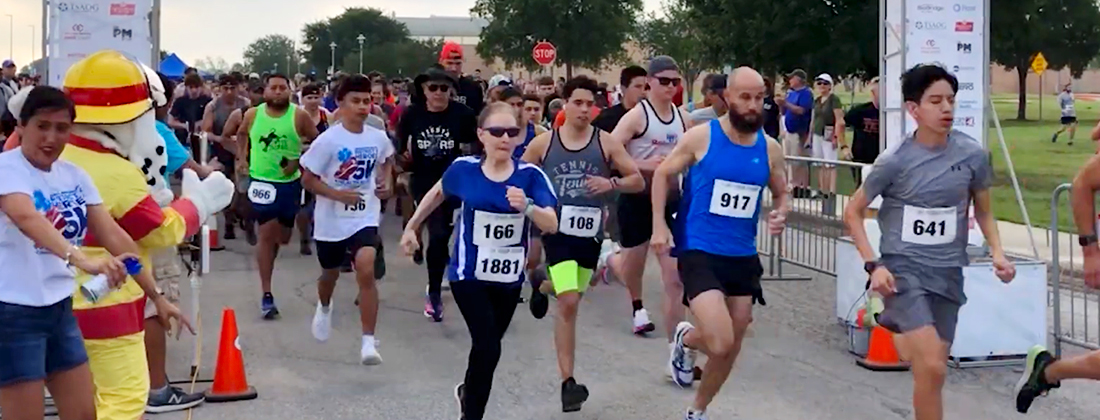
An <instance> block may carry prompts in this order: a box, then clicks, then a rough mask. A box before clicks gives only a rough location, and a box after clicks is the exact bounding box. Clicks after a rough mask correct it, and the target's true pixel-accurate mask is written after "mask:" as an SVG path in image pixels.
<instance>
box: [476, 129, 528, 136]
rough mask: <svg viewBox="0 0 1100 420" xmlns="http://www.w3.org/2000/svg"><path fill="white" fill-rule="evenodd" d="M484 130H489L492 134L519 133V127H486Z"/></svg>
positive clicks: (510, 134)
mask: <svg viewBox="0 0 1100 420" xmlns="http://www.w3.org/2000/svg"><path fill="white" fill-rule="evenodd" d="M483 130H485V131H488V132H489V135H490V136H493V137H504V135H505V134H507V135H508V137H516V136H518V135H519V127H486V128H483Z"/></svg>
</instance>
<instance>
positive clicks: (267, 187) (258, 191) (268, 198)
mask: <svg viewBox="0 0 1100 420" xmlns="http://www.w3.org/2000/svg"><path fill="white" fill-rule="evenodd" d="M248 201H251V202H252V203H253V204H259V205H268V204H271V203H274V202H275V186H274V185H271V184H268V183H266V182H260V181H252V182H251V183H249V184H248Z"/></svg>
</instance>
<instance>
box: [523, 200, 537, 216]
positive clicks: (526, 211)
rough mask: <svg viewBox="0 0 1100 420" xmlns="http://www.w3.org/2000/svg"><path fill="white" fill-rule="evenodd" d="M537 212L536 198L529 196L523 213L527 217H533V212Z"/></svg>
mask: <svg viewBox="0 0 1100 420" xmlns="http://www.w3.org/2000/svg"><path fill="white" fill-rule="evenodd" d="M534 212H535V200H532V199H531V198H530V197H528V198H527V207H524V208H523V214H524V215H526V216H527V217H531V214H532V213H534Z"/></svg>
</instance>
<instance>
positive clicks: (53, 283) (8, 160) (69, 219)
mask: <svg viewBox="0 0 1100 420" xmlns="http://www.w3.org/2000/svg"><path fill="white" fill-rule="evenodd" d="M0 174H4V175H3V176H2V177H0V196H5V195H10V194H25V195H27V196H29V197H31V200H33V201H34V206H35V208H36V209H37V210H38V212H39V213H41V214H42V215H43V216H45V217H46V219H47V220H49V221H50V223H53V225H54V227H56V228H57V230H58V231H60V232H61V234H62V235H63V236H65V239H68V240H69V242H70V243H72V244H73V246H78V247H79V246H81V245H82V244H83V243H84V236H85V234H87V232H88V206H90V205H99V204H103V199H102V198H100V196H99V191H98V190H96V188H95V184H94V183H92V179H91V178H90V177H89V176H88V173H86V172H84V170H83V169H81V168H80V167H78V166H76V165H74V164H72V163H70V162H67V161H64V160H61V159H58V160H57V161H56V162H54V164H53V166H52V167H51V168H50V171H49V172H46V171H42V170H39V169H38V168H35V167H34V166H32V165H31V163H30V162H29V161H27V158H26V157H25V156H23V148H22V147H17V148H15V149H13V150H10V151H7V152H4V153H0ZM0 267H4V270H5V271H6V272H5V274H4V275H2V276H0V302H4V303H12V304H17V305H24V306H36V307H43V306H50V305H53V304H55V303H57V302H60V301H62V300H65V298H68V297H69V296H71V295H72V294H73V289H74V288H75V287H76V283H75V280H74V274H73V270H72V269H70V268H69V267H68V266H66V265H65V261H64V260H63V259H61V257H58V256H57V255H54V254H53V253H52V252H50V251H49V250H47V249H45V248H42V247H39V246H37V245H36V244H35V243H34V241H32V240H31V239H30V238H28V237H27V236H26V235H24V234H23V232H21V231H20V230H19V228H18V227H17V226H15V223H13V222H12V220H11V219H10V218H8V216H7V215H6V214H3V213H2V212H0Z"/></svg>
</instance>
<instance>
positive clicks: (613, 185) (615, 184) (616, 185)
mask: <svg viewBox="0 0 1100 420" xmlns="http://www.w3.org/2000/svg"><path fill="white" fill-rule="evenodd" d="M608 180H609V181H611V189H613V190H617V189H619V178H609V179H608Z"/></svg>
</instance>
